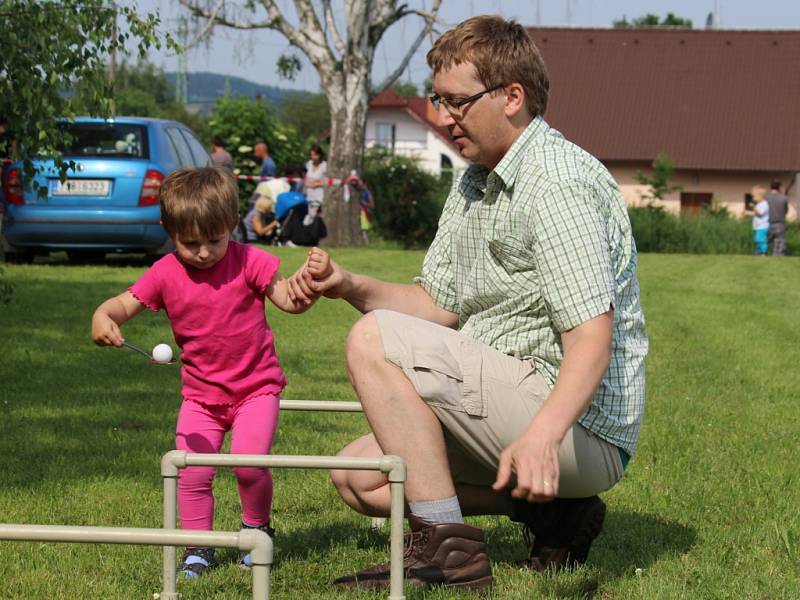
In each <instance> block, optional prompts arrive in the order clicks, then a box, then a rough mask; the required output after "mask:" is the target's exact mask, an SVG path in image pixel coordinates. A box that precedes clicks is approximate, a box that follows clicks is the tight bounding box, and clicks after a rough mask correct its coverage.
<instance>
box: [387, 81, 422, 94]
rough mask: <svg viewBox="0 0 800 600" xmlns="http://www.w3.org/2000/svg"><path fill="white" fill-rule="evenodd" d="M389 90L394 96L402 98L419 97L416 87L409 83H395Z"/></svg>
mask: <svg viewBox="0 0 800 600" xmlns="http://www.w3.org/2000/svg"><path fill="white" fill-rule="evenodd" d="M391 88H392V91H393V92H394V93H395V94H397V95H398V96H402V97H403V98H416V97H417V96H419V90H418V89H417V86H416V85H414V84H413V83H411V82H410V81H395V82H394V83H393V84H392V85H391Z"/></svg>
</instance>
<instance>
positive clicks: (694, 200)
mask: <svg viewBox="0 0 800 600" xmlns="http://www.w3.org/2000/svg"><path fill="white" fill-rule="evenodd" d="M704 208H711V194H710V193H708V192H681V212H682V213H686V214H689V215H699V214H700V213H701V212H702V211H703V209H704Z"/></svg>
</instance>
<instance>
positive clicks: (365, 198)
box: [358, 180, 375, 244]
mask: <svg viewBox="0 0 800 600" xmlns="http://www.w3.org/2000/svg"><path fill="white" fill-rule="evenodd" d="M358 188H359V190H358V204H359V206H358V209H359V220H360V222H361V237H362V239H363V240H364V243H365V244H369V230H370V229H372V211H373V210H374V209H375V200H374V199H373V197H372V192H371V191H370V189H369V186H368V185H367V182H366V181H364V180H361V181H360V182H359V185H358Z"/></svg>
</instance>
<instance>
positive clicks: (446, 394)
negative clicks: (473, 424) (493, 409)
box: [387, 336, 489, 417]
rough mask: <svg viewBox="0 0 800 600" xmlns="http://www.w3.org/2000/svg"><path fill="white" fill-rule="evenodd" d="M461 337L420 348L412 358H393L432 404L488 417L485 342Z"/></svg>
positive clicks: (474, 415)
mask: <svg viewBox="0 0 800 600" xmlns="http://www.w3.org/2000/svg"><path fill="white" fill-rule="evenodd" d="M459 337H460V339H453V338H451V339H450V340H447V341H446V342H443V343H442V344H441V345H439V344H437V345H435V346H433V347H428V348H425V349H419V348H417V349H415V350H413V351H412V355H411V356H410V357H409V358H410V361H408V360H406V361H404V360H402V359H400V360H396V359H391V358H390V359H389V360H390V361H391V362H393V363H394V364H396V365H398V366H399V367H400V368H402V369H403V370H404V371H406V374H407V375H408V377H409V378H410V379H411V381H412V383H413V384H414V387H415V388H416V390H417V393H418V394H419V395H420V396H421V397H422V398H424V399H425V401H426V402H428V404H430V405H432V406H439V407H441V408H445V409H448V410H456V411H459V412H465V413H467V414H468V415H470V416H473V417H486V416H487V415H488V414H489V409H488V406H487V400H486V399H487V396H486V395H485V394H484V393H483V384H484V382H483V376H482V375H483V354H482V351H481V344H480V343H479V342H477V341H475V340H473V339H471V338H468V337H465V336H459ZM387 358H388V357H387ZM408 362H410V363H411V364H407V363H408Z"/></svg>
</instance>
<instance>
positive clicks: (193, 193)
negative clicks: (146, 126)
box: [92, 167, 319, 577]
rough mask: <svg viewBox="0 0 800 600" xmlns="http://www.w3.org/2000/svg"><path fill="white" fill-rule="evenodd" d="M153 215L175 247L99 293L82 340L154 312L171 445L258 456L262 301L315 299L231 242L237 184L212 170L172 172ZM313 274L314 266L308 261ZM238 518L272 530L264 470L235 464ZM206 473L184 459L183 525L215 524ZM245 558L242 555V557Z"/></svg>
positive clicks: (264, 421) (264, 387) (209, 555)
mask: <svg viewBox="0 0 800 600" xmlns="http://www.w3.org/2000/svg"><path fill="white" fill-rule="evenodd" d="M160 196H161V218H162V223H163V225H164V228H165V229H166V230H167V232H168V233H169V235H170V237H171V238H172V240H173V242H174V244H175V252H173V253H172V254H168V255H167V256H164V257H163V258H161V259H160V260H158V261H157V262H156V263H155V264H153V266H152V267H151V268H150V269H149V270H148V271H147V272H145V274H144V275H143V276H142V277H141V278H140V279H139V280H138V281H137V282H136V283H135V284H134V285H133V286H131V287H130V288H129V289H128V291H126V292H123V293H122V294H120V295H119V296H116V297H114V298H110V299H108V300H106V301H105V302H104V303H103V304H101V305H100V307H99V308H98V309H97V310H96V311H95V313H94V316H93V317H92V339H93V340H94V342H95V343H96V344H98V345H100V346H121V345H122V342H123V340H124V337H123V335H122V333H121V331H120V325H122V324H123V323H125V322H126V321H128V320H129V319H132V318H133V317H135V316H136V315H138V314H139V313H141V312H142V311H143V310H144V309H145V308H149V309H151V310H153V311H157V310H160V309H162V308H163V309H164V310H165V311H166V313H167V315H168V316H169V319H170V323H171V326H172V332H173V334H174V336H175V342H176V343H177V345H178V346H179V347H180V348H181V351H182V352H181V360H182V362H183V367H182V369H181V380H182V395H183V403H182V404H181V408H180V413H179V415H178V424H177V428H176V438H175V443H176V447H177V448H178V449H179V450H186V451H187V452H193V453H211V452H219V450H220V448H221V446H222V442H223V438H224V436H225V433H226V432H227V431H231V453H233V454H267V453H269V451H270V448H271V446H272V440H273V437H274V434H275V429H276V427H277V423H278V395H279V394H280V392H281V390H282V389H283V387H284V385H285V384H286V380H285V378H284V375H283V372H282V371H281V368H280V365H279V364H278V357H277V356H276V354H275V346H274V342H273V336H272V331H270V328H269V325H268V324H267V321H266V318H265V315H264V297H265V296H266V297H267V298H269V300H270V301H271V302H272V303H273V304H274V305H275V306H277V307H278V308H280V309H281V310H284V311H286V312H289V313H301V312H303V311H305V310H306V309H308V308H309V306H310V305H311V304H312V303H313V301H308V302H305V303H302V302H300V301H294V300H292V299H291V298H290V297H289V290H288V283H287V281H286V279H284V278H283V277H281V276H280V275H279V274H278V266H279V262H280V261H279V259H278V258H277V257H275V256H272V255H271V254H268V253H266V252H264V251H262V250H259V249H257V248H254V247H252V246H248V245H247V244H239V243H236V242H233V241H230V234H231V232H232V231H233V229H234V227H236V225H237V222H238V220H239V205H238V195H237V190H236V182H235V181H234V180H233V178H232V177H231V175H230V174H229V173H226V172H225V171H224V170H222V169H220V168H213V167H205V168H198V169H181V170H179V171H176V172H174V173H172V174H171V175H170V176H169V177H167V178H166V179H165V180H164V183H163V185H162V187H161V194H160ZM306 268H309V269H310V271H311V272H315V271H316V270H319V263H318V262H316V261H315V264H314V266H312V267H306ZM234 472H235V474H236V479H237V482H238V485H239V497H240V499H241V502H242V525H243V526H244V527H251V528H259V529H262V530H263V531H265V532H267V533H268V534H269V535H270V536H272V535H273V534H274V530H273V529H272V528H271V527H270V509H271V504H272V476H271V475H270V472H269V470H267V469H255V468H238V469H234ZM214 474H215V469H213V468H211V467H189V468H186V469H183V470H182V471H181V474H180V479H179V481H178V507H179V511H180V517H181V526H182V527H183V528H184V529H194V530H210V529H212V528H213V517H214V497H213V495H212V493H211V483H212V480H213V479H214ZM248 560H249V556H245V557H243V558H242V563H243V564H244V565H245V566H246V565H247V564H248ZM212 561H213V549H211V548H187V549H186V552H185V553H184V555H183V566H182V569H181V572H182V573H183V574H185V575H186V576H187V577H196V576H198V575H201V574H202V573H203V572H204V571H205V570H206V569H207V568H208V567H209V566H210V565H211V563H212Z"/></svg>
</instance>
